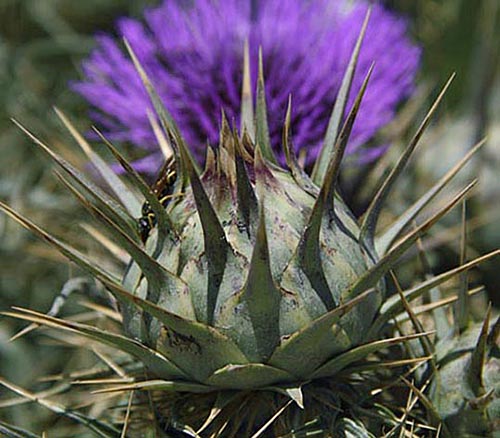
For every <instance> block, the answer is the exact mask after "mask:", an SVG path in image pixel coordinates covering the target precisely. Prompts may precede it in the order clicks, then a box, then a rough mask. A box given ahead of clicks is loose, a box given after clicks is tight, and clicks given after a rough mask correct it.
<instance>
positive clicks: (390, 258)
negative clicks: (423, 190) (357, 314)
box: [347, 181, 477, 296]
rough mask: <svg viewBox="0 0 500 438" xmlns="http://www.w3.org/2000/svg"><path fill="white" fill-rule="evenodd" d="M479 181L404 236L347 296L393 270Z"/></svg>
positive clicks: (355, 284) (372, 283) (371, 285)
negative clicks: (421, 237)
mask: <svg viewBox="0 0 500 438" xmlns="http://www.w3.org/2000/svg"><path fill="white" fill-rule="evenodd" d="M476 183H477V181H473V182H472V183H470V184H469V185H468V186H466V187H465V188H464V189H463V190H461V191H460V192H459V193H458V194H457V195H455V196H454V197H453V198H452V199H451V201H449V202H448V204H446V205H445V206H444V207H443V208H442V209H441V210H439V211H438V212H437V213H435V214H434V215H433V216H432V217H430V218H429V219H428V220H427V221H425V222H424V223H423V224H422V225H420V226H419V227H417V228H416V229H415V230H413V231H411V232H410V233H408V234H407V235H406V236H404V237H403V238H402V239H401V240H400V241H399V242H398V243H397V244H396V245H395V246H393V247H392V248H391V250H390V251H389V252H388V253H387V254H385V255H384V256H383V257H381V258H380V259H379V261H378V262H377V263H376V264H375V265H374V266H373V267H372V268H371V269H370V270H368V271H367V272H366V273H365V274H364V275H363V276H362V277H361V278H360V279H359V280H358V281H356V283H354V284H353V285H352V286H351V287H350V288H349V291H348V292H347V296H352V295H357V294H358V293H359V292H361V291H364V290H366V289H368V288H370V287H373V286H374V285H375V284H376V283H377V282H378V281H379V280H380V279H381V278H382V277H383V276H384V275H385V274H386V273H387V272H389V270H391V269H392V268H393V267H394V266H395V265H396V263H397V262H398V260H399V258H400V257H401V256H402V255H403V254H404V253H405V252H406V251H407V250H408V249H409V248H410V247H411V246H412V245H413V244H414V243H415V241H416V240H417V239H418V238H419V237H420V236H421V235H422V234H423V233H425V232H427V231H428V230H429V229H430V228H431V227H432V226H433V225H434V224H435V223H436V222H437V221H438V220H439V219H441V218H442V217H443V216H444V215H445V214H446V213H448V212H449V211H450V210H451V209H452V208H453V207H455V206H456V205H457V204H458V203H460V202H461V201H462V199H464V197H465V196H466V195H467V194H468V193H469V192H470V191H471V190H472V188H473V187H474V186H475V184H476Z"/></svg>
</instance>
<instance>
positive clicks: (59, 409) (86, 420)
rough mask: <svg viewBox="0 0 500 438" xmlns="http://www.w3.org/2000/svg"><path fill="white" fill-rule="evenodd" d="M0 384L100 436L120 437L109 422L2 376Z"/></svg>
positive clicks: (107, 437) (108, 437) (103, 437)
mask: <svg viewBox="0 0 500 438" xmlns="http://www.w3.org/2000/svg"><path fill="white" fill-rule="evenodd" d="M0 385H3V386H5V387H6V388H8V389H10V390H11V391H13V392H15V393H16V394H19V395H21V396H23V397H26V398H28V399H30V400H31V401H33V402H35V403H37V404H39V405H41V406H44V407H45V408H47V409H49V410H50V411H52V412H54V413H55V414H58V415H61V416H63V417H66V418H69V419H70V420H72V421H74V422H76V423H78V424H81V425H82V426H85V427H86V428H87V429H89V430H91V431H92V432H94V434H95V435H96V436H99V437H101V438H120V431H119V430H118V429H116V428H115V427H113V426H110V425H108V424H105V423H102V422H101V421H98V420H96V419H95V418H92V417H88V416H86V415H84V414H82V413H80V412H78V411H75V410H72V409H69V408H67V407H65V406H63V405H60V404H58V403H55V402H52V401H49V400H45V399H40V398H37V397H36V396H35V395H34V394H32V393H30V392H28V391H26V390H25V389H22V388H20V387H19V386H16V385H14V384H13V383H10V382H7V381H6V380H4V379H2V378H0ZM0 431H1V425H0ZM13 436H15V435H13ZM21 436H22V435H21ZM32 436H33V435H31V434H30V435H27V437H29V438H31V437H32Z"/></svg>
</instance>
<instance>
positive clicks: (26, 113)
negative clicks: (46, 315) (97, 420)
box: [0, 0, 500, 429]
mask: <svg viewBox="0 0 500 438" xmlns="http://www.w3.org/2000/svg"><path fill="white" fill-rule="evenodd" d="M157 3H158V2H157V1H155V0H149V1H147V0H140V1H139V0H85V1H76V0H0V199H1V200H2V201H5V202H7V203H8V204H10V205H12V206H13V207H15V208H16V209H17V210H19V211H21V212H22V213H23V214H24V215H26V216H28V217H30V218H32V219H33V221H34V222H36V223H39V224H43V225H44V226H46V227H48V228H49V229H51V230H54V231H56V232H57V233H58V234H59V235H61V236H65V238H67V239H73V240H74V239H77V238H79V237H80V236H81V235H82V234H84V232H83V231H82V229H81V228H80V225H79V223H80V221H81V219H82V217H83V216H82V215H83V213H82V212H81V211H80V210H79V209H78V207H77V205H76V203H75V202H74V201H73V199H72V198H71V197H70V196H69V195H68V194H67V193H66V192H65V191H64V189H62V188H61V186H60V184H58V183H57V181H56V179H55V178H54V176H53V174H52V169H51V167H50V166H49V165H48V163H47V161H46V160H45V159H44V158H43V157H42V156H41V155H40V154H39V153H37V152H35V149H34V148H33V146H32V145H31V144H30V142H29V141H28V140H27V139H26V137H25V136H23V135H21V134H20V132H19V130H18V129H17V128H16V127H15V126H14V125H13V124H12V122H11V121H10V118H11V117H14V118H16V119H18V120H20V121H21V122H22V123H23V124H24V125H25V126H27V127H29V128H30V130H32V131H33V132H35V133H36V134H37V135H38V136H40V138H42V139H44V140H46V141H47V142H48V143H49V144H50V145H51V146H52V147H54V148H56V149H57V150H58V151H61V152H62V153H63V155H64V156H66V157H68V158H69V159H70V160H71V161H72V162H73V163H75V164H79V165H81V166H84V165H85V162H84V160H83V158H82V157H81V156H80V155H78V154H77V153H76V152H75V151H76V148H75V146H74V145H73V144H72V143H71V141H70V140H69V135H67V134H66V133H65V132H64V131H63V129H62V127H61V125H60V123H59V122H58V121H57V120H56V117H55V115H54V113H53V111H52V109H51V108H52V106H54V105H56V106H58V107H59V108H62V109H63V110H64V112H65V113H66V114H68V115H69V116H70V117H71V118H72V120H73V121H75V122H76V124H77V126H80V127H82V128H83V129H86V127H88V121H87V120H86V119H87V117H86V115H87V111H86V106H85V103H84V102H83V101H82V100H81V99H80V98H79V97H78V96H76V95H75V94H73V93H72V92H71V91H70V90H69V88H68V82H69V81H71V80H74V79H77V78H78V75H79V64H80V61H81V59H82V58H83V57H85V56H86V55H87V54H88V53H89V51H90V50H91V48H92V46H93V39H92V36H93V35H94V34H95V33H96V32H98V31H107V32H112V31H113V22H114V20H115V19H116V18H117V17H119V16H122V15H129V16H136V17H139V16H140V12H141V10H142V9H143V8H144V7H145V6H149V5H154V4H157ZM384 3H385V4H386V5H387V6H388V7H390V8H393V9H395V10H398V11H400V12H401V13H403V14H405V15H407V16H408V19H409V22H410V28H411V32H412V33H413V36H414V38H415V39H416V40H417V41H419V43H420V44H421V45H422V46H423V47H424V51H423V54H424V55H423V67H422V73H421V84H427V86H426V85H423V87H422V90H430V89H432V90H434V88H435V86H436V85H437V84H442V83H444V81H445V80H446V78H447V77H448V76H449V75H450V73H451V72H453V71H456V72H457V74H458V75H457V79H456V81H455V84H454V85H453V87H452V89H451V91H450V93H449V95H448V97H447V98H446V100H445V103H444V105H443V107H442V110H441V113H440V115H439V117H438V120H437V121H436V123H435V125H434V126H433V127H432V128H431V130H430V132H429V133H428V135H427V139H424V142H423V143H424V144H425V143H427V146H426V147H425V150H424V151H423V153H422V156H421V157H420V158H418V159H417V160H415V161H414V164H417V166H415V167H414V168H413V170H412V173H411V174H408V176H407V181H403V182H402V183H401V184H402V186H403V187H404V188H405V192H409V193H407V195H405V196H403V197H402V198H401V199H398V202H399V203H400V206H399V208H404V205H405V203H407V202H409V201H410V200H412V199H413V200H414V199H415V197H416V195H417V194H421V193H423V192H424V190H425V186H426V185H427V184H429V183H430V182H431V181H435V180H436V179H437V177H438V176H440V175H442V174H443V173H444V171H445V170H446V169H447V168H449V167H450V166H451V165H452V163H454V162H456V161H457V160H458V158H459V157H460V156H461V155H462V154H463V151H464V149H466V148H469V147H470V146H471V145H472V144H473V143H474V142H475V140H477V139H478V138H480V137H483V136H484V135H485V134H486V133H488V135H489V141H488V146H487V148H485V151H483V156H482V159H481V160H479V161H478V162H477V163H476V165H475V168H474V169H472V171H471V172H469V175H468V176H471V175H472V174H473V173H474V172H475V173H479V174H480V175H481V179H482V181H481V186H482V187H481V189H480V191H479V194H478V195H477V196H476V198H475V200H474V201H473V202H471V203H470V206H469V216H470V218H471V221H475V222H473V223H472V224H471V227H470V230H471V232H470V238H469V243H470V245H471V247H472V248H473V251H478V252H484V251H486V250H488V249H492V248H494V247H498V246H499V244H500V227H499V226H498V223H499V221H500V217H499V213H500V208H499V207H498V204H500V202H499V201H500V183H499V180H500V165H499V162H500V152H499V150H500V116H499V114H500V77H499V70H500V68H499V62H500V61H499V52H500V49H499V41H500V24H499V23H500V18H499V14H500V11H499V9H500V6H499V3H500V2H498V1H497V0H474V1H472V0H419V1H415V0H385V1H384ZM422 92H423V91H422ZM432 96H433V92H428V100H430V99H431V98H432ZM424 107H425V105H424ZM417 114H420V113H418V111H417ZM415 120H418V115H416V116H415ZM415 123H416V122H415ZM415 123H413V125H412V124H411V123H410V131H411V129H412V127H413V126H414V125H415ZM399 146H400V145H399ZM399 146H397V145H395V146H394V149H395V151H396V152H397V150H400V149H398V147H399ZM436 148H439V149H440V152H439V154H438V156H439V159H438V160H436V159H435V157H436ZM426 152H429V157H431V156H432V157H434V158H426ZM431 152H432V153H431ZM419 155H420V154H419ZM412 191H413V192H412ZM411 192H412V193H411ZM474 224H475V225H474ZM82 242H84V239H82ZM82 245H85V243H82ZM457 248H458V244H457V239H456V238H453V237H452V239H451V245H445V246H443V247H442V248H440V249H439V251H438V256H439V257H438V258H435V259H434V268H435V270H436V271H439V270H442V269H444V268H445V267H450V266H454V265H456V264H457V263H458V258H457V255H456V249H457ZM84 249H88V248H85V247H84ZM495 262H496V263H497V266H498V261H496V260H495V261H493V262H490V264H489V265H485V266H483V267H482V268H481V271H480V276H479V279H478V280H477V281H478V282H483V283H486V285H487V287H488V293H489V297H490V299H492V300H493V301H494V302H496V304H497V305H498V304H500V303H499V300H500V297H499V291H498V288H499V274H498V268H497V269H495V266H494V263H495ZM75 275H78V272H76V271H75V270H74V268H73V267H71V266H70V265H69V264H68V263H66V262H65V261H64V260H63V259H62V258H61V257H60V256H59V255H57V254H56V253H55V252H53V251H52V250H50V249H49V248H48V247H47V246H46V245H45V244H44V243H43V242H40V241H38V240H37V239H35V238H33V237H32V236H31V235H30V234H29V233H27V232H25V231H24V230H22V229H21V228H20V227H19V226H17V225H16V224H14V223H13V222H12V221H10V220H7V219H6V217H5V216H4V215H0V310H5V309H7V308H9V307H11V306H12V305H17V306H23V307H30V308H34V309H37V310H40V311H47V310H48V309H49V308H50V305H51V303H52V301H53V299H54V297H55V296H57V294H58V293H59V291H60V290H61V288H62V286H63V285H64V283H65V282H66V281H67V280H68V279H69V278H71V277H74V276H75ZM78 299H82V297H81V296H80V297H79V298H76V299H75V298H74V297H72V299H71V300H70V304H69V306H68V309H67V312H69V313H71V308H72V307H71V302H73V305H74V303H75V302H76V301H77V300H78ZM22 327H23V326H22V325H21V324H19V323H18V322H16V321H12V320H7V319H5V318H2V319H0V375H2V376H4V377H5V378H7V379H8V380H12V381H15V382H16V383H17V384H19V385H21V386H23V385H25V386H26V385H30V384H32V382H33V381H35V380H36V379H37V378H38V377H41V376H43V375H47V374H51V373H60V372H64V369H61V368H60V364H61V363H66V364H67V365H68V367H69V366H70V365H71V363H74V362H78V363H79V364H80V365H82V364H83V363H84V362H88V363H87V364H92V361H95V362H97V358H95V357H94V358H92V357H91V356H92V355H90V356H86V358H84V359H82V358H81V357H80V356H76V358H75V355H74V353H72V352H71V351H70V349H69V348H65V347H63V346H61V345H60V344H56V343H55V342H51V341H50V340H49V341H47V340H46V339H45V340H43V339H44V338H43V337H39V336H36V335H34V336H30V335H28V336H26V337H23V338H21V339H20V340H19V341H17V342H15V343H8V342H7V340H8V339H9V337H10V336H12V335H13V334H14V333H16V332H17V331H18V330H19V329H21V328H22ZM40 389H43V385H42V386H41V387H40ZM1 391H2V390H1V389H0V393H1ZM9 395H10V394H9ZM0 398H1V397H0ZM30 409H31V411H30V415H29V416H26V415H25V414H24V413H25V411H24V410H23V408H22V406H21V407H20V408H16V409H9V410H6V411H4V410H1V409H0V418H1V417H2V415H8V416H9V417H10V418H9V420H10V421H11V422H13V423H14V424H18V425H22V426H24V427H27V428H28V429H29V428H30V424H31V425H34V424H37V428H38V429H39V427H38V425H39V424H40V423H39V422H40V421H43V422H45V423H46V424H47V428H48V429H49V428H50V424H51V423H50V422H51V421H56V419H55V417H53V416H47V413H46V412H43V411H42V410H40V409H38V408H32V407H30ZM16 417H18V418H16ZM57 421H59V420H57Z"/></svg>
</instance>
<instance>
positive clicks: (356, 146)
mask: <svg viewBox="0 0 500 438" xmlns="http://www.w3.org/2000/svg"><path fill="white" fill-rule="evenodd" d="M367 8H368V3H367V2H364V1H357V2H351V1H347V0H315V1H303V0H290V1H287V2H285V3H284V2H281V1H278V0H266V1H261V0H257V1H247V0H225V1H223V2H222V1H215V0H198V1H196V2H195V3H193V2H181V1H164V2H163V3H162V4H161V5H160V6H159V7H156V8H152V9H149V10H146V11H145V13H144V21H138V20H135V19H130V18H122V19H120V20H119V21H118V24H117V33H118V34H119V36H120V37H123V38H125V39H126V40H128V42H129V43H130V45H131V46H132V48H133V50H134V51H135V52H136V54H137V56H138V58H139V60H140V62H141V64H142V65H143V66H144V67H145V69H146V71H147V73H148V75H149V76H150V77H151V78H152V80H153V82H154V85H155V87H156V88H157V90H158V92H159V94H160V96H161V98H162V100H163V102H164V104H165V105H166V107H167V108H168V109H169V111H170V112H171V114H172V115H173V117H174V119H175V120H176V122H177V123H178V125H179V127H180V129H181V131H182V133H183V135H184V136H185V138H186V140H187V142H188V144H190V145H191V147H192V148H193V152H194V153H195V155H196V156H197V157H198V158H201V159H203V157H204V155H205V151H206V145H207V141H208V142H209V143H210V144H212V145H214V144H216V143H217V140H218V132H219V128H220V115H221V109H223V110H224V112H225V113H226V115H227V116H228V119H229V120H233V121H234V122H235V123H237V124H239V120H238V119H239V111H240V105H241V87H242V83H241V81H242V79H241V78H242V68H243V55H244V50H243V47H244V43H245V41H246V40H247V41H248V42H249V47H250V69H251V73H252V77H253V82H254V83H253V84H252V89H255V81H256V77H257V74H256V73H257V70H258V50H259V48H260V47H261V48H262V52H263V59H264V76H265V78H266V94H267V96H266V97H267V105H268V110H269V111H268V113H269V114H270V115H271V119H270V121H269V129H270V135H271V140H272V144H273V147H274V149H275V150H276V151H277V153H278V156H280V157H281V158H282V161H284V154H283V152H282V150H281V146H280V145H281V135H282V132H281V127H282V126H283V121H284V118H285V113H286V105H287V100H288V97H289V95H292V96H293V100H294V112H293V114H292V126H293V127H294V132H293V140H294V148H295V150H296V152H298V151H299V150H303V151H304V152H303V153H305V154H306V158H307V162H308V163H311V162H312V161H314V159H315V157H316V156H317V154H318V151H319V149H320V146H321V142H322V136H323V134H324V132H325V128H326V126H327V123H328V118H329V114H330V111H331V107H332V104H333V102H334V101H335V98H336V95H337V93H338V91H339V88H340V84H341V80H342V76H343V74H344V71H345V69H346V67H347V65H348V62H349V58H350V54H351V53H352V50H353V47H354V44H355V42H356V39H357V36H358V34H359V31H360V28H361V25H362V22H363V19H364V16H365V14H366V10H367ZM97 42H98V44H97V48H96V49H95V50H94V52H93V53H92V54H91V55H90V57H89V58H88V59H87V60H86V61H85V62H84V64H83V72H84V79H83V80H82V81H81V82H79V83H76V84H74V89H75V90H76V91H77V92H78V93H80V94H81V95H82V96H83V97H84V98H85V99H87V100H88V101H89V102H90V104H91V105H92V106H93V107H94V111H93V114H92V115H93V118H94V120H95V121H96V122H98V123H99V124H100V125H101V127H102V128H103V129H104V131H105V133H106V134H107V136H108V137H109V138H110V139H112V140H115V141H129V142H131V143H132V144H134V145H136V146H140V147H142V148H144V149H146V150H147V151H150V152H152V154H151V155H148V156H147V157H146V158H145V160H143V161H142V162H141V163H139V164H138V168H139V169H140V170H144V171H154V170H155V169H157V168H158V166H159V164H160V163H161V161H162V160H161V157H160V156H159V152H158V149H157V146H156V144H157V143H156V141H155V137H154V133H153V130H152V129H151V127H150V123H149V121H148V116H147V113H148V109H151V105H150V102H149V98H148V96H147V94H146V92H145V91H144V88H143V86H142V84H141V81H140V78H139V76H138V75H137V72H136V70H135V68H134V66H133V64H132V62H131V61H130V59H129V57H128V55H127V54H126V52H125V51H124V50H123V47H122V44H121V41H120V40H119V39H115V38H114V37H112V36H110V35H100V36H99V37H98V38H97ZM419 54H420V50H419V49H418V48H417V47H415V46H414V45H412V44H411V42H410V41H409V39H408V37H407V35H406V23H405V21H404V20H403V19H401V18H400V17H397V16H395V15H394V14H392V13H390V12H388V11H387V10H385V9H384V8H383V7H381V6H379V5H375V6H374V7H373V11H372V15H371V20H370V23H369V25H368V29H367V33H366V38H365V41H364V43H363V47H362V49H361V53H360V57H359V61H358V68H357V72H356V75H355V78H354V81H353V85H352V89H351V98H350V99H349V103H348V107H349V106H350V105H351V104H352V102H353V100H354V96H355V95H356V93H357V92H358V91H359V88H360V87H361V84H362V81H363V78H364V76H365V75H366V73H367V71H368V69H369V67H370V64H371V63H372V62H373V61H375V60H376V63H377V65H376V68H375V71H374V73H373V76H372V81H371V84H370V87H369V88H368V90H367V92H366V97H365V100H364V102H363V106H362V108H361V111H360V114H359V117H358V120H357V122H356V125H355V126H354V130H353V135H352V138H351V140H350V144H349V146H348V150H347V152H348V153H349V154H355V153H357V154H358V155H359V157H360V158H361V159H363V160H367V159H371V158H372V157H373V156H376V155H377V154H378V153H380V150H381V148H380V146H379V147H375V148H374V147H372V148H370V149H367V148H366V147H362V146H364V145H367V144H369V143H370V140H372V139H373V137H374V135H375V134H376V133H377V131H378V130H379V129H380V128H381V127H383V126H384V125H385V124H387V123H388V122H389V121H390V120H391V119H392V118H393V117H394V114H395V110H396V107H397V105H398V104H399V103H400V102H401V101H402V100H403V99H405V98H406V97H408V95H409V94H410V93H411V90H412V84H413V80H414V76H415V73H416V70H417V67H418V63H419Z"/></svg>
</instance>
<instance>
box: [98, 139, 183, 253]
mask: <svg viewBox="0 0 500 438" xmlns="http://www.w3.org/2000/svg"><path fill="white" fill-rule="evenodd" d="M96 132H97V134H98V135H99V136H100V137H101V139H102V140H103V142H104V144H105V145H106V146H107V148H108V149H109V150H110V152H111V153H112V154H113V156H114V157H115V158H116V159H117V160H118V162H119V163H120V164H121V166H122V167H123V169H124V170H125V171H126V172H127V175H128V176H129V177H130V178H131V180H132V181H133V182H134V184H135V187H136V188H138V189H139V191H140V192H141V193H142V195H143V196H144V197H145V198H146V201H147V202H148V203H149V205H150V206H151V209H152V210H153V213H154V214H155V217H156V220H157V221H158V227H157V229H158V241H157V244H156V245H157V251H158V250H159V249H160V248H162V247H163V243H164V241H165V239H166V238H167V235H168V234H170V233H173V234H176V230H175V227H174V225H173V223H172V222H171V221H170V218H169V217H168V215H167V212H166V211H165V208H164V207H163V205H162V204H161V203H160V201H159V200H158V198H157V196H156V195H155V194H154V193H153V191H152V190H151V189H150V187H149V186H148V184H146V182H145V181H144V180H143V179H142V177H141V176H140V175H139V174H138V173H137V171H136V170H135V169H134V168H133V167H132V166H131V165H130V163H129V162H128V161H127V160H126V159H125V157H123V155H122V154H121V153H120V152H119V151H118V150H117V149H116V148H115V147H114V146H113V145H112V144H111V143H110V142H109V141H108V140H106V138H105V137H104V136H103V135H102V134H101V133H100V132H99V131H98V130H96Z"/></svg>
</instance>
